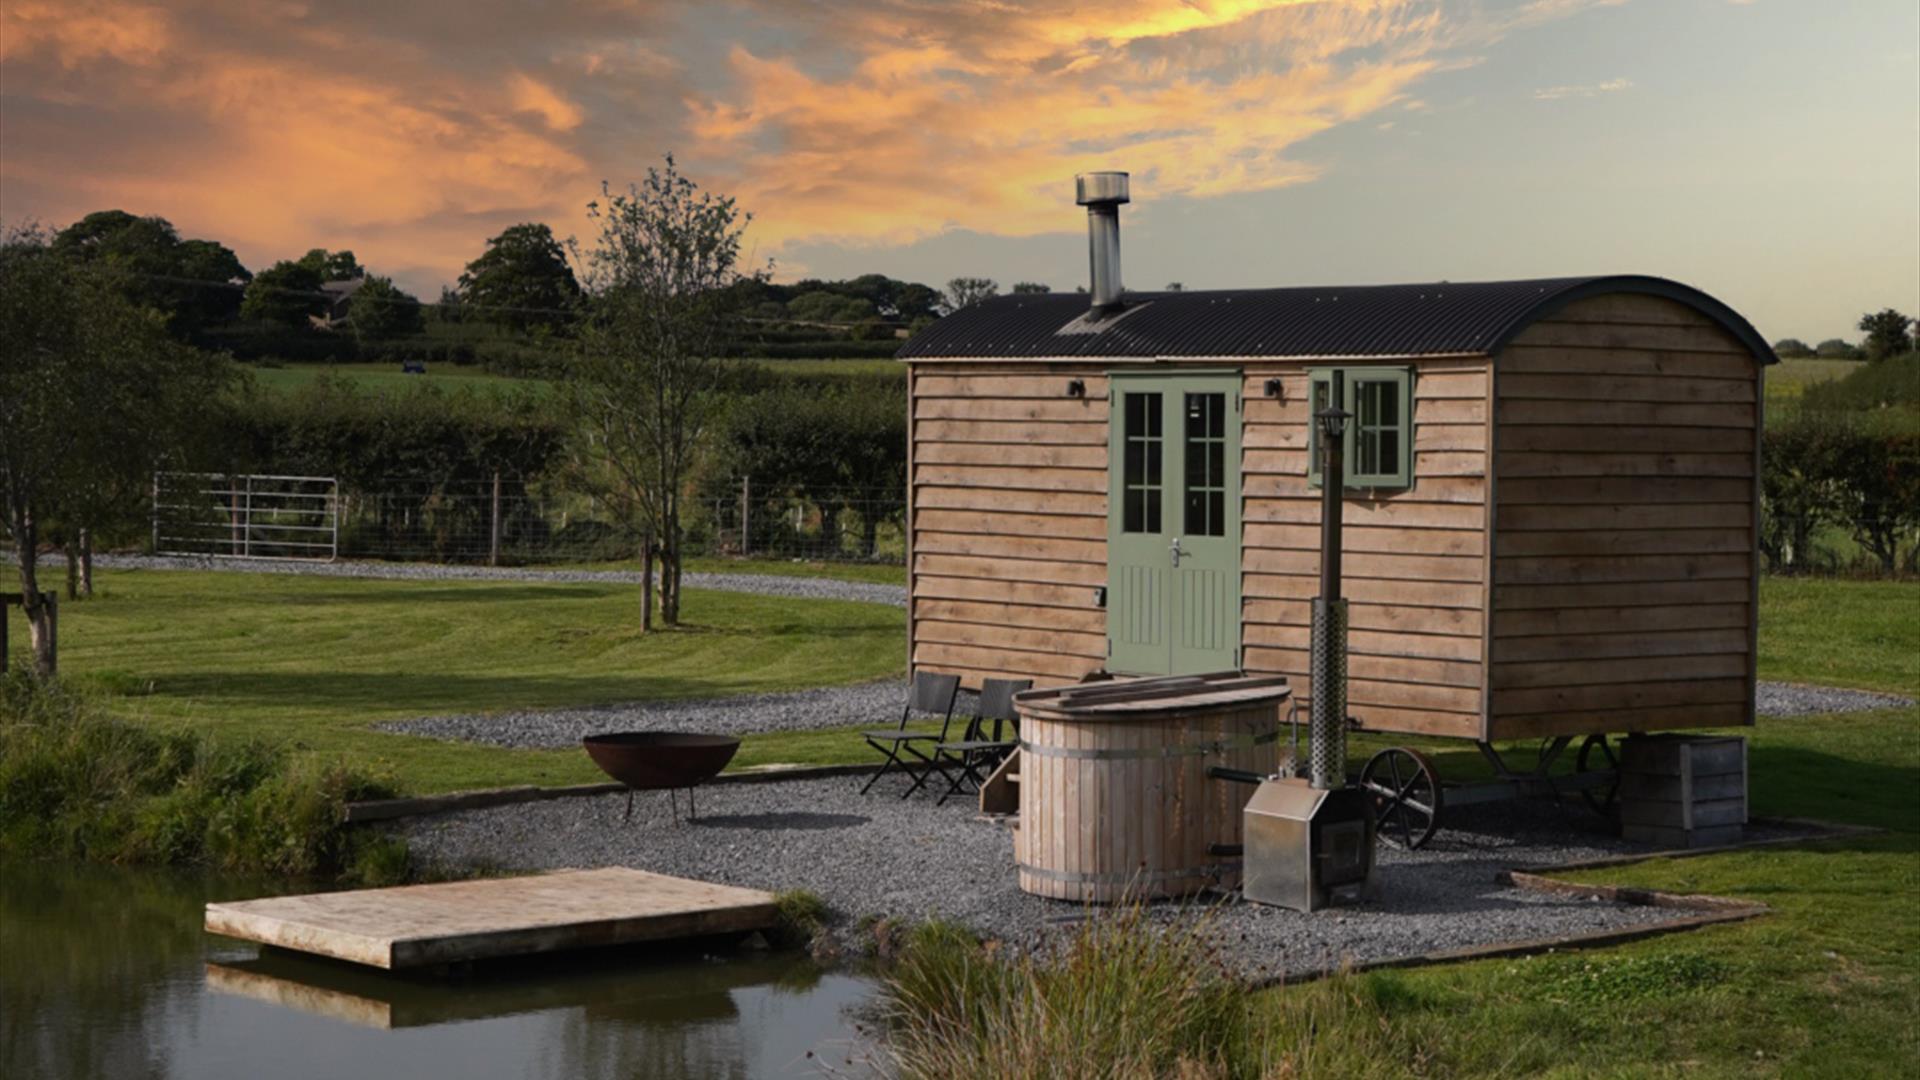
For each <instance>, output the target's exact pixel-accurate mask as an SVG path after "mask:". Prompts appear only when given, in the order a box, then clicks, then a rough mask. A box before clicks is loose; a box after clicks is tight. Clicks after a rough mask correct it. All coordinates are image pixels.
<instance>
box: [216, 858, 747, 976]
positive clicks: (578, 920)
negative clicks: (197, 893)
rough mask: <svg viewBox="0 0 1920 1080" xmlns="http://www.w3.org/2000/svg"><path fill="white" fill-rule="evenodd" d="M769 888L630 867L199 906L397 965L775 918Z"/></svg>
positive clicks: (220, 918)
mask: <svg viewBox="0 0 1920 1080" xmlns="http://www.w3.org/2000/svg"><path fill="white" fill-rule="evenodd" d="M775 917H776V913H775V900H774V897H773V894H771V893H766V892H761V891H759V890H757V889H742V888H737V887H734V886H731V885H715V884H712V883H710V882H705V881H693V880H690V879H688V878H678V877H669V876H667V875H665V874H653V873H648V872H647V871H645V870H632V869H628V868H626V867H608V868H604V869H599V870H562V871H558V872H555V873H550V874H536V875H532V876H529V877H513V878H488V879H482V880H476V881H453V882H444V883H441V884H435V885H407V886H401V887H398V888H389V889H359V890H354V891H351V892H332V893H311V894H307V895H301V896H276V897H268V898H265V899H260V900H241V901H235V902H231V903H210V904H208V905H207V913H206V928H207V930H208V931H209V932H211V933H215V934H224V935H226V936H228V937H236V938H241V939H243V940H246V941H255V942H259V943H260V944H262V945H272V946H275V947H278V948H282V949H292V950H295V951H298V952H305V953H313V954H315V955H319V956H328V957H332V958H334V959H336V960H346V961H349V962H352V963H356V964H366V965H368V966H371V967H377V968H387V969H399V968H414V967H426V966H432V965H436V964H449V963H460V962H463V961H470V960H487V959H495V958H499V957H507V956H527V955H531V954H535V953H547V952H558V951H561V950H566V949H580V948H593V947H601V946H612V945H631V944H636V943H641V942H649V941H666V940H672V939H679V938H691V937H702V936H706V935H709V934H727V933H745V932H747V931H751V930H762V929H766V928H768V927H771V926H772V925H773V924H774V920H775Z"/></svg>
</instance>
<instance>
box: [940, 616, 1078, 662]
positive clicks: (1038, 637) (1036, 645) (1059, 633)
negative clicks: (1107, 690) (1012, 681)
mask: <svg viewBox="0 0 1920 1080" xmlns="http://www.w3.org/2000/svg"><path fill="white" fill-rule="evenodd" d="M913 637H914V643H915V644H916V645H921V644H925V643H927V642H941V643H944V644H947V645H972V646H977V647H980V648H985V649H1017V650H1020V651H1022V652H1036V653H1059V654H1061V655H1063V656H1078V657H1083V658H1088V659H1093V660H1105V659H1106V656H1107V636H1106V633H1105V631H1102V632H1100V633H1097V634H1089V633H1073V632H1070V631H1066V630H1060V629H1049V630H1033V629H1027V628H1023V627H1018V626H983V625H981V624H979V623H967V622H941V621H939V620H936V619H920V620H917V621H916V622H915V623H914V627H913Z"/></svg>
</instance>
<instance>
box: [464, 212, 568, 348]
mask: <svg viewBox="0 0 1920 1080" xmlns="http://www.w3.org/2000/svg"><path fill="white" fill-rule="evenodd" d="M460 299H461V301H462V303H463V304H465V305H466V306H467V310H468V311H469V312H470V313H471V316H472V317H473V318H476V319H484V320H486V321H488V322H492V323H498V324H500V325H502V326H510V327H513V328H514V329H516V330H532V329H535V328H539V327H544V328H546V329H547V330H550V331H555V332H558V331H560V330H564V329H565V328H566V326H567V324H568V323H570V322H571V321H572V319H573V310H574V307H575V305H576V304H577V303H578V301H579V299H580V284H579V282H578V281H576V280H575V279H574V276H573V268H572V267H570V266H568V265H567V253H566V250H565V249H563V248H562V247H561V246H560V242H559V241H558V240H555V239H554V238H553V230H552V229H549V228H548V227H546V226H545V225H533V224H522V225H515V226H513V227H512V228H510V229H508V230H507V231H505V232H503V233H501V234H500V235H499V236H496V237H493V238H492V239H490V240H488V241H487V250H486V251H485V252H483V253H481V255H480V257H479V258H477V259H475V260H473V261H472V262H470V263H468V264H467V268H466V270H465V271H463V272H462V273H461V275H460Z"/></svg>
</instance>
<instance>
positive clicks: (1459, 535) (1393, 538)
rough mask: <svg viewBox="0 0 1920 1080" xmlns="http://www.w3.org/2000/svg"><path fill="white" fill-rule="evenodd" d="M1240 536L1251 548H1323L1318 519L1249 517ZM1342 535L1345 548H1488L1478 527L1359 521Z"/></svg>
mask: <svg viewBox="0 0 1920 1080" xmlns="http://www.w3.org/2000/svg"><path fill="white" fill-rule="evenodd" d="M1241 537H1242V539H1243V541H1244V542H1245V544H1246V545H1247V546H1248V547H1250V548H1280V549H1286V550H1291V551H1312V552H1316V553H1317V552H1318V551H1319V550H1320V525H1319V523H1318V522H1314V523H1311V524H1308V523H1301V524H1295V525H1283V524H1277V523H1272V522H1264V521H1250V522H1247V523H1246V524H1245V525H1244V526H1243V527H1242V528H1241ZM1340 539H1341V545H1340V546H1341V550H1342V551H1364V552H1379V553H1382V554H1387V553H1394V554H1402V555H1481V554H1484V553H1485V552H1486V550H1487V536H1486V533H1485V532H1483V531H1481V530H1478V529H1404V528H1402V529H1393V528H1383V527H1381V526H1377V525H1360V526H1347V527H1345V528H1343V529H1342V530H1341V534H1340Z"/></svg>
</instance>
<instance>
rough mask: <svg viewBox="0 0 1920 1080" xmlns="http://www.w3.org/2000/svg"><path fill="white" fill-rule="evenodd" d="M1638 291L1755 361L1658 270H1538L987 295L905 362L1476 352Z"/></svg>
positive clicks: (915, 344)
mask: <svg viewBox="0 0 1920 1080" xmlns="http://www.w3.org/2000/svg"><path fill="white" fill-rule="evenodd" d="M1623 292H1624V293H1643V294H1649V295H1654V296H1663V297H1666V298H1667V299H1670V300H1675V301H1678V302H1679V303H1682V304H1685V305H1687V306H1688V307H1691V308H1693V309H1694V310H1695V311H1698V312H1700V313H1701V314H1703V315H1705V316H1707V317H1708V318H1709V319H1712V320H1713V321H1714V322H1716V323H1718V324H1719V325H1720V326H1721V327H1723V328H1724V329H1725V330H1726V331H1727V332H1728V333H1730V334H1732V335H1733V336H1734V337H1735V338H1737V339H1739V341H1740V342H1741V344H1743V345H1745V346H1746V347H1747V349H1748V350H1750V351H1751V352H1752V353H1753V354H1754V356H1756V357H1758V358H1759V359H1760V361H1761V362H1762V363H1772V362H1774V360H1775V357H1774V355H1773V350H1772V349H1770V348H1769V347H1768V346H1767V343H1766V342H1765V341H1763V340H1762V339H1761V337H1760V335H1759V333H1757V332H1756V331H1755V330H1754V328H1753V326H1752V325H1751V324H1749V323H1748V322H1747V320H1745V319H1743V318H1741V317H1740V315H1739V314H1738V313H1737V312H1735V311H1734V310H1733V309H1732V308H1729V307H1727V306H1726V305H1725V304H1722V303H1721V302H1720V301H1718V300H1715V299H1714V298H1713V297H1711V296H1708V295H1707V294H1706V293H1703V292H1701V291H1700V290H1698V289H1694V288H1691V287H1689V286H1686V285H1682V284H1680V283H1678V282H1674V281H1668V280H1666V279H1664V278H1655V277H1640V276H1633V275H1616V276H1611V277H1582V278H1543V279H1539V280H1534V281H1479V282H1436V283H1433V284H1427V285H1358V286H1346V287H1304V288H1288V289H1220V290H1213V291H1204V292H1156V293H1133V292H1130V293H1128V294H1126V303H1125V305H1124V306H1123V307H1121V308H1120V309H1119V310H1118V311H1117V312H1113V313H1111V314H1107V315H1105V316H1104V317H1093V316H1091V315H1090V314H1089V310H1088V304H1087V297H1086V296H1085V295H1084V294H1075V293H1038V294H1036V293H1019V294H1015V295H1011V296H996V297H993V298H991V299H988V300H983V301H980V302H978V303H975V304H970V305H968V306H967V307H964V308H962V309H960V310H959V311H956V312H954V313H953V314H951V315H948V316H947V317H946V318H943V319H940V320H939V321H937V322H935V323H934V324H933V325H931V326H929V327H927V328H926V329H925V330H922V331H921V332H920V333H918V334H916V335H914V336H913V337H912V338H911V339H910V340H909V341H908V342H907V343H906V345H905V346H903V347H902V348H901V349H900V351H899V353H898V354H896V355H897V356H898V357H899V358H900V359H903V360H922V359H936V358H941V357H949V358H959V357H966V358H985V359H997V358H1007V359H1035V360H1039V359H1052V358H1058V359H1074V358H1082V357H1085V358H1100V357H1134V358H1142V357H1145V358H1155V359H1158V358H1163V357H1164V358H1181V359H1191V358H1210V357H1219V358H1223V359H1226V358H1255V357H1263V358H1300V359H1305V358H1319V357H1327V358H1360V357H1415V356H1462V355H1473V356H1479V355H1486V354H1489V353H1493V352H1496V351H1498V350H1499V349H1500V348H1502V347H1503V346H1505V345H1506V344H1507V342H1509V341H1511V340H1512V339H1513V337H1514V335H1516V334H1518V333H1519V332H1520V331H1521V330H1523V329H1525V328H1526V326H1527V325H1528V324H1529V323H1532V322H1534V321H1535V320H1538V319H1541V318H1544V317H1546V316H1547V315H1549V314H1551V313H1552V312H1554V311H1556V310H1558V309H1560V308H1562V307H1564V306H1566V305H1567V304H1571V303H1573V302H1574V301H1576V300H1580V299H1584V298H1586V297H1590V296H1599V295H1602V294H1606V293H1623Z"/></svg>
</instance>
